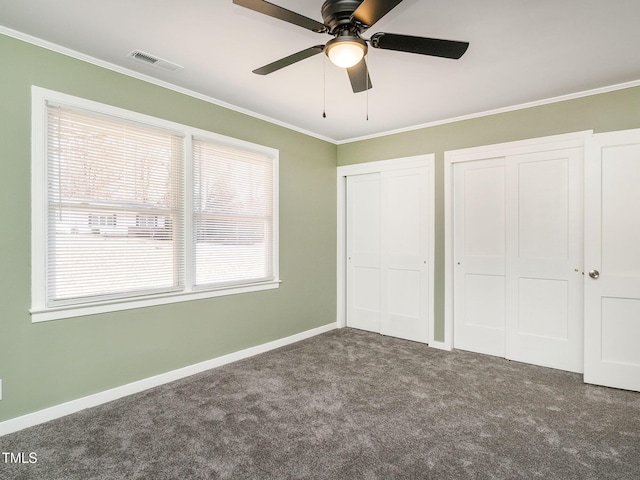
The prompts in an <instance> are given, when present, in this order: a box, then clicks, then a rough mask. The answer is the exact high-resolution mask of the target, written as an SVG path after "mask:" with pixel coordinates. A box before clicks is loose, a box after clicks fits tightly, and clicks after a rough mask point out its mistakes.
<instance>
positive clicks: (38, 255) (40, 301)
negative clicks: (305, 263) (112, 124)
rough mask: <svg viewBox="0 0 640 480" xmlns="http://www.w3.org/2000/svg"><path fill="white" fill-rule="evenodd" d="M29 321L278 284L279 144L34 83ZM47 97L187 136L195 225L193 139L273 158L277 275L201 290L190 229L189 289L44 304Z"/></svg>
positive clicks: (188, 211) (187, 214)
mask: <svg viewBox="0 0 640 480" xmlns="http://www.w3.org/2000/svg"><path fill="white" fill-rule="evenodd" d="M31 101H32V111H31V127H32V128H31V152H32V154H31V309H30V313H31V321H32V322H34V323H36V322H43V321H48V320H57V319H62V318H72V317H79V316H84V315H93V314H98V313H106V312H114V311H120V310H129V309H134V308H143V307H150V306H155V305H165V304H169V303H176V302H184V301H190V300H200V299H205V298H213V297H219V296H224V295H233V294H239V293H248V292H255V291H261V290H270V289H275V288H278V287H279V285H280V283H281V281H280V277H279V263H280V262H279V243H278V241H279V238H278V231H279V227H278V225H279V221H278V213H279V205H278V197H279V195H278V191H279V188H278V178H279V174H278V167H279V152H278V150H277V149H274V148H269V147H264V146H262V145H257V144H255V143H251V142H247V141H244V140H238V139H235V138H231V137H226V136H223V135H220V134H216V133H213V132H209V131H206V130H201V129H198V128H194V127H190V126H187V125H182V124H179V123H175V122H171V121H169V120H164V119H160V118H156V117H152V116H149V115H144V114H141V113H137V112H132V111H129V110H125V109H122V108H118V107H113V106H110V105H105V104H102V103H98V102H94V101H91V100H86V99H83V98H79V97H75V96H72V95H67V94H64V93H60V92H55V91H53V90H48V89H45V88H41V87H37V86H32V88H31ZM47 102H51V103H57V104H61V105H64V106H68V107H71V108H79V109H83V110H88V111H91V112H95V113H98V114H104V115H109V116H113V117H119V118H123V119H126V120H129V121H134V122H139V123H142V124H146V125H150V126H154V127H159V128H162V129H165V130H170V131H173V132H175V133H178V134H180V135H183V136H184V139H185V150H184V153H183V154H184V168H185V171H184V182H185V184H184V192H185V198H184V218H185V225H191V223H192V220H193V218H192V217H193V215H192V208H191V207H192V203H193V195H192V191H191V184H192V180H193V178H192V167H193V161H192V154H191V152H192V140H193V138H194V137H195V138H198V139H205V140H208V141H212V142H215V143H219V144H222V145H227V146H231V147H235V148H241V149H245V150H250V151H254V152H259V153H262V154H265V155H268V156H269V157H271V158H272V159H273V226H274V228H273V238H272V242H273V249H274V251H273V262H274V264H273V275H274V279H273V280H270V281H262V282H255V283H246V284H239V285H233V286H229V287H216V288H210V289H206V290H205V289H203V288H202V287H198V288H197V289H195V288H194V285H193V275H192V265H191V258H192V250H193V246H192V240H193V239H192V232H191V228H185V229H184V238H183V240H184V247H185V248H184V259H183V261H184V266H185V288H184V290H182V291H180V292H171V293H163V294H157V295H145V296H141V297H138V298H136V297H128V298H124V299H117V300H108V301H107V300H105V301H99V302H91V303H83V304H76V305H64V306H56V307H47V306H46V293H45V292H46V284H45V283H46V276H45V272H46V256H47V241H46V235H45V233H46V231H47V215H46V212H47V178H46V169H45V168H43V166H45V165H46V136H47V131H46V118H47V116H46V108H47Z"/></svg>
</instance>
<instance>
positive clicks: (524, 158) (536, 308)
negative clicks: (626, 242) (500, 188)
mask: <svg viewBox="0 0 640 480" xmlns="http://www.w3.org/2000/svg"><path fill="white" fill-rule="evenodd" d="M582 158H583V149H582V148H574V149H566V150H556V151H548V152H539V153H531V154H524V155H517V156H511V157H507V159H506V161H505V166H506V199H507V202H506V205H507V208H506V223H507V229H506V232H507V243H506V277H507V282H506V358H508V359H511V360H518V361H521V362H526V363H532V364H536V365H543V366H548V367H553V368H559V369H562V370H569V371H573V372H582V371H583V322H582V307H583V294H582V288H583V277H582V263H583V262H582V256H583V253H582V239H583V228H582V223H583V222H582V194H583V192H582V178H583V172H582V163H583V162H582Z"/></svg>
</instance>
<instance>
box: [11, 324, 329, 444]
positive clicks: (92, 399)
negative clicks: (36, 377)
mask: <svg viewBox="0 0 640 480" xmlns="http://www.w3.org/2000/svg"><path fill="white" fill-rule="evenodd" d="M336 327H337V325H336V324H335V323H330V324H328V325H324V326H322V327H317V328H314V329H311V330H307V331H305V332H301V333H298V334H296V335H291V336H290V337H286V338H281V339H279V340H274V341H272V342H268V343H264V344H262V345H257V346H255V347H251V348H247V349H245V350H240V351H238V352H234V353H229V354H227V355H223V356H222V357H217V358H213V359H211V360H206V361H204V362H200V363H196V364H195V365H189V366H187V367H183V368H179V369H177V370H172V371H170V372H166V373H161V374H160V375H155V376H153V377H149V378H145V379H143V380H139V381H137V382H133V383H129V384H127V385H122V386H120V387H115V388H112V389H109V390H105V391H103V392H99V393H95V394H93V395H89V396H87V397H83V398H78V399H77V400H71V401H70V402H66V403H62V404H60V405H55V406H53V407H49V408H45V409H44V410H39V411H37V412H33V413H29V414H27V415H23V416H21V417H16V418H12V419H11V420H6V421H4V422H0V437H1V436H3V435H6V434H8V433H13V432H17V431H18V430H22V429H25V428H28V427H33V426H35V425H39V424H41V423H44V422H48V421H50V420H54V419H56V418H60V417H64V416H66V415H70V414H72V413H76V412H79V411H81V410H84V409H86V408H90V407H95V406H98V405H102V404H103V403H107V402H111V401H113V400H117V399H118V398H122V397H126V396H127V395H132V394H134V393H138V392H142V391H144V390H147V389H149V388H153V387H157V386H160V385H164V384H165V383H169V382H173V381H175V380H179V379H181V378H185V377H189V376H191V375H195V374H196V373H201V372H204V371H206V370H210V369H212V368H216V367H220V366H222V365H226V364H228V363H232V362H236V361H238V360H242V359H244V358H249V357H253V356H254V355H258V354H260V353H264V352H268V351H269V350H274V349H276V348H280V347H284V346H286V345H290V344H292V343H296V342H299V341H301V340H305V339H307V338H311V337H314V336H316V335H320V334H322V333H326V332H329V331H331V330H334V329H335V328H336Z"/></svg>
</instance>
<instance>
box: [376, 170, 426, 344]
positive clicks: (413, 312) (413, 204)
mask: <svg viewBox="0 0 640 480" xmlns="http://www.w3.org/2000/svg"><path fill="white" fill-rule="evenodd" d="M428 185H429V183H428V170H427V168H413V169H405V170H397V171H388V172H383V173H382V177H381V194H382V215H381V219H382V229H381V252H382V255H381V265H380V266H381V269H380V272H381V299H380V300H381V318H380V333H382V334H383V335H390V336H394V337H399V338H405V339H408V340H414V341H419V342H424V343H427V342H428V341H429V325H428V311H429V290H430V285H429V269H428V265H427V264H428V261H429V247H430V242H429V240H428V239H429V231H428V228H429V222H428V219H429V218H430V215H429V214H428V212H429V210H430V208H429V207H430V202H429V195H428V191H427V189H428Z"/></svg>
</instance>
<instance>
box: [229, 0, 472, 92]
mask: <svg viewBox="0 0 640 480" xmlns="http://www.w3.org/2000/svg"><path fill="white" fill-rule="evenodd" d="M401 2H402V0H364V1H363V0H326V1H325V2H324V3H323V4H322V8H321V13H322V19H323V21H324V23H320V22H317V21H316V20H313V19H311V18H308V17H305V16H304V15H300V14H298V13H295V12H292V11H291V10H287V9H286V8H283V7H280V6H278V5H274V4H273V3H269V2H266V1H264V0H233V3H235V4H236V5H240V6H242V7H245V8H248V9H250V10H254V11H256V12H259V13H262V14H265V15H269V16H270V17H274V18H278V19H280V20H284V21H285V22H289V23H292V24H294V25H298V26H299V27H302V28H306V29H307V30H311V31H312V32H316V33H328V34H329V35H333V37H334V38H332V39H331V40H329V41H328V42H327V43H326V44H325V45H315V46H313V47H309V48H307V49H305V50H302V51H300V52H297V53H294V54H293V55H289V56H288V57H284V58H281V59H280V60H277V61H275V62H273V63H270V64H268V65H265V66H263V67H260V68H258V69H256V70H254V71H253V73H257V74H258V75H268V74H269V73H273V72H275V71H276V70H280V69H281V68H284V67H287V66H289V65H292V64H294V63H296V62H299V61H301V60H304V59H305V58H309V57H312V56H313V55H316V54H318V53H320V52H325V53H326V55H327V56H328V57H329V59H330V60H331V61H332V62H333V63H334V64H335V65H337V66H339V67H342V68H346V69H347V73H348V75H349V80H350V81H351V87H352V88H353V92H354V93H358V92H363V91H365V90H368V89H370V88H371V86H372V85H371V79H370V77H369V71H368V69H367V64H366V62H365V59H364V56H365V54H366V53H367V48H368V47H367V44H369V45H370V46H371V47H373V48H380V49H382V50H396V51H399V52H408V53H418V54H421V55H431V56H435V57H444V58H452V59H459V58H460V57H462V55H464V52H466V51H467V48H468V47H469V43H468V42H458V41H454V40H442V39H438V38H426V37H414V36H410V35H398V34H395V33H384V32H378V33H375V34H374V35H372V36H371V37H370V38H368V39H366V38H362V36H361V34H362V32H364V31H365V30H367V29H368V28H370V27H371V26H373V25H374V24H375V23H376V22H377V21H378V20H380V19H381V18H382V17H384V16H385V15H386V14H387V13H389V12H390V11H391V10H392V9H393V8H394V7H395V6H396V5H398V4H399V3H401Z"/></svg>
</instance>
